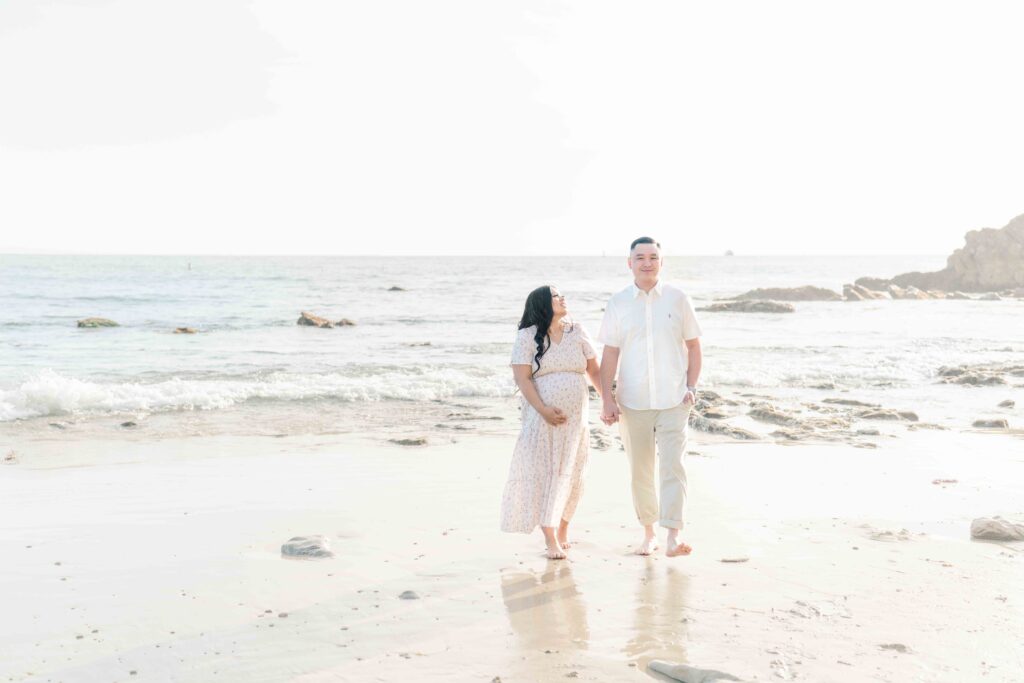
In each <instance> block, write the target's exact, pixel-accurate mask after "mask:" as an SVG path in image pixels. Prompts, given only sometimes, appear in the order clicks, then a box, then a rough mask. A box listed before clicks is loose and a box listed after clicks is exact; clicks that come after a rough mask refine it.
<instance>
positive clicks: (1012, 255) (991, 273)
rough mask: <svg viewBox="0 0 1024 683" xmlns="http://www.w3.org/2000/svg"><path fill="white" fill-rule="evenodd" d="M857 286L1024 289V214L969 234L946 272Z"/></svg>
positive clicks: (861, 282) (864, 280)
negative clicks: (1002, 225) (995, 227)
mask: <svg viewBox="0 0 1024 683" xmlns="http://www.w3.org/2000/svg"><path fill="white" fill-rule="evenodd" d="M857 284H859V285H861V286H863V287H867V288H868V289H874V290H880V289H885V288H886V287H888V286H889V285H896V286H897V287H902V288H907V287H916V288H918V289H921V290H940V291H944V292H946V291H954V290H961V291H964V292H995V291H1002V290H1016V289H1017V288H1019V287H1024V215H1021V216H1017V217H1016V218H1014V219H1013V220H1012V221H1010V222H1009V223H1008V224H1007V225H1006V226H1004V227H1003V228H1000V229H998V230H996V229H994V228H983V229H981V230H971V231H970V232H968V233H967V234H966V235H965V236H964V246H963V247H961V248H960V249H957V250H956V251H954V252H953V253H952V254H951V255H950V256H949V258H948V259H946V267H945V268H943V269H942V270H937V271H934V272H931V273H917V272H913V273H903V274H901V275H897V276H896V277H894V278H892V279H891V280H881V279H878V278H860V279H859V280H857ZM894 298H895V297H894Z"/></svg>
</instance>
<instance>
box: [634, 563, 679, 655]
mask: <svg viewBox="0 0 1024 683" xmlns="http://www.w3.org/2000/svg"><path fill="white" fill-rule="evenodd" d="M665 564H666V563H665V562H659V561H657V560H654V559H653V558H652V559H649V560H647V562H646V565H645V566H644V567H643V568H642V569H640V570H639V574H638V577H637V578H638V581H637V588H636V601H635V605H634V610H633V628H632V633H631V637H630V638H629V639H628V640H627V641H626V644H625V646H624V647H623V651H624V652H625V653H626V656H627V657H628V659H629V661H631V662H636V664H637V667H639V669H640V670H641V671H646V669H647V663H648V662H650V661H651V660H652V659H668V660H672V661H677V662H685V661H686V646H685V643H686V640H687V631H688V629H687V625H686V621H685V619H686V617H687V615H686V604H687V597H688V595H689V590H690V577H689V576H687V575H686V574H685V573H684V572H683V571H682V570H680V569H679V568H678V567H673V566H668V567H666V566H665Z"/></svg>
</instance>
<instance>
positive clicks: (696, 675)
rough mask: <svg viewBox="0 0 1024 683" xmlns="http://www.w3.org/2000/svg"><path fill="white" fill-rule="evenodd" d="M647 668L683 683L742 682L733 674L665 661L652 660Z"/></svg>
mask: <svg viewBox="0 0 1024 683" xmlns="http://www.w3.org/2000/svg"><path fill="white" fill-rule="evenodd" d="M647 666H649V667H650V669H651V671H656V672H658V673H660V674H662V675H664V676H668V677H669V678H671V679H673V680H676V681H681V682H682V683H714V681H742V679H740V678H736V677H735V676H733V675H732V674H727V673H725V672H724V671H715V670H714V669H698V668H697V667H695V666H690V665H689V664H673V663H672V662H666V661H665V660H663V659H652V660H651V663H650V664H648V665H647Z"/></svg>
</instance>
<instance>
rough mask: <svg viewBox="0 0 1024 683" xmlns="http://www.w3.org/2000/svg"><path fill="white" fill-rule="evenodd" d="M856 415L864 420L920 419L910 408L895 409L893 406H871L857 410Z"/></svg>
mask: <svg viewBox="0 0 1024 683" xmlns="http://www.w3.org/2000/svg"><path fill="white" fill-rule="evenodd" d="M854 415H855V416H856V417H859V418H860V419H862V420H895V421H898V420H907V421H909V422H917V421H918V417H917V413H913V412H910V411H909V410H893V409H892V408H870V409H867V410H860V411H857V412H856V413H854Z"/></svg>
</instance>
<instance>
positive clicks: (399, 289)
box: [388, 285, 409, 292]
mask: <svg viewBox="0 0 1024 683" xmlns="http://www.w3.org/2000/svg"><path fill="white" fill-rule="evenodd" d="M388 291H389V292H407V291H409V290H407V289H406V288H405V287H399V286H398V285H394V286H392V287H388Z"/></svg>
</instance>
